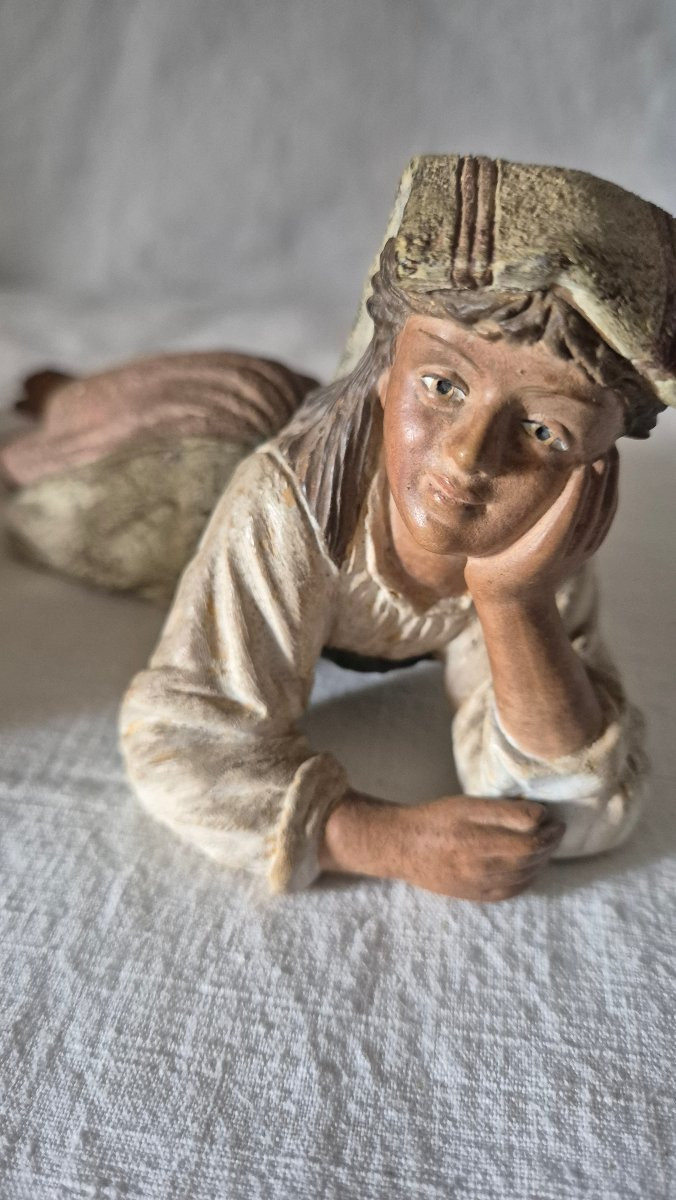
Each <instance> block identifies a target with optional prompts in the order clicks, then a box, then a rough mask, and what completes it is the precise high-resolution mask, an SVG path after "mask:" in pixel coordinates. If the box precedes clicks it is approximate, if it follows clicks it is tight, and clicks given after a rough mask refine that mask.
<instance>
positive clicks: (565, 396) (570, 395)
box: [523, 384, 600, 408]
mask: <svg viewBox="0 0 676 1200" xmlns="http://www.w3.org/2000/svg"><path fill="white" fill-rule="evenodd" d="M523 391H524V392H525V393H527V392H535V393H536V394H537V395H538V396H544V397H545V399H548V400H552V399H553V400H563V401H564V403H565V402H566V401H567V400H572V401H573V403H574V404H582V405H583V406H584V407H585V408H588V407H589V405H590V404H593V405H596V406H597V407H598V405H599V403H600V400H599V399H598V398H597V397H595V396H591V397H590V398H589V399H588V400H585V399H583V397H582V396H576V395H575V393H574V392H568V391H561V390H560V389H557V388H545V387H538V386H537V385H535V384H534V385H532V386H529V385H528V384H527V385H526V386H525V388H524V389H523Z"/></svg>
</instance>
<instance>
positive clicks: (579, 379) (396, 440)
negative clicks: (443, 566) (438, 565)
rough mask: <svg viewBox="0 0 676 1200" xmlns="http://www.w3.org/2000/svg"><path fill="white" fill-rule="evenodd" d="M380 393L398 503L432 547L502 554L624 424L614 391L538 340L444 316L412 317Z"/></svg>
mask: <svg viewBox="0 0 676 1200" xmlns="http://www.w3.org/2000/svg"><path fill="white" fill-rule="evenodd" d="M378 391H379V395H380V400H381V403H382V405H383V409H384V451H385V466H386V471H387V478H388V483H389V486H390V490H391V492H392V498H393V500H394V504H395V506H396V508H397V511H398V513H399V515H400V517H401V518H402V520H403V522H404V524H405V526H406V528H407V529H408V532H409V533H410V534H411V536H412V537H413V538H414V540H415V542H416V543H417V545H418V546H420V547H421V548H422V549H424V550H427V551H431V552H433V553H435V554H461V555H466V556H472V557H483V556H485V555H489V554H496V553H497V552H498V551H500V550H503V549H504V548H505V547H506V546H508V545H510V544H511V543H512V542H513V541H516V539H517V538H519V537H520V536H521V535H522V534H523V533H525V532H526V530H527V529H529V528H530V527H531V525H533V524H534V523H535V522H536V521H537V520H538V519H539V517H541V516H542V514H543V513H544V512H545V511H546V510H547V509H548V508H549V507H550V505H551V504H553V502H554V500H555V499H556V497H557V496H558V495H559V493H560V492H561V491H562V490H563V488H564V486H565V483H566V480H567V478H568V476H569V474H570V471H571V470H572V468H573V467H574V466H576V465H577V464H579V463H582V462H587V463H592V462H594V460H595V459H598V458H600V457H602V455H603V454H605V453H606V452H607V451H608V450H609V449H610V447H611V446H612V445H613V443H614V442H615V440H616V439H617V438H618V437H620V436H621V434H622V433H623V430H624V416H623V409H622V404H621V401H620V399H619V397H618V396H617V395H616V394H615V393H613V392H611V391H610V390H609V389H607V388H603V387H600V386H599V385H597V384H593V383H591V382H590V380H589V379H588V378H587V376H586V375H585V374H584V372H583V371H582V369H581V368H580V367H578V366H576V365H575V364H573V363H570V362H566V361H564V360H563V359H560V358H558V357H556V356H555V355H554V354H553V353H552V352H551V351H550V350H548V349H547V347H546V346H545V345H544V344H543V343H542V342H537V343H535V344H534V345H531V346H522V345H516V344H513V343H512V344H510V343H509V342H508V341H507V340H506V339H504V338H500V339H499V340H497V341H488V340H487V339H486V338H484V337H481V336H480V335H479V334H478V333H476V332H472V331H470V330H468V329H466V328H465V327H463V326H462V325H460V324H459V323H458V322H457V321H454V320H452V319H451V318H447V317H444V318H438V317H429V316H421V315H418V314H414V315H412V316H410V317H409V318H408V319H407V321H406V324H405V325H404V327H403V329H402V331H401V333H400V335H399V338H398V340H397V347H396V354H395V359H394V362H393V364H392V366H391V368H389V369H388V370H387V371H386V372H384V373H383V375H382V376H381V378H380V381H379V386H378Z"/></svg>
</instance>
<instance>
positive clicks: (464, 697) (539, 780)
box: [119, 441, 647, 891]
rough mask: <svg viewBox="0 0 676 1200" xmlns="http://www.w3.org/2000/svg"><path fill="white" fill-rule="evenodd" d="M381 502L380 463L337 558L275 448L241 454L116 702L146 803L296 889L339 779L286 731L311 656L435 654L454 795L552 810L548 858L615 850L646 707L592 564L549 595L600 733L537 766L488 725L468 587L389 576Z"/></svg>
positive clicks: (637, 769) (296, 713)
mask: <svg viewBox="0 0 676 1200" xmlns="http://www.w3.org/2000/svg"><path fill="white" fill-rule="evenodd" d="M386 495H387V485H386V479H385V475H384V471H383V468H382V462H381V464H380V466H379V469H378V470H377V471H376V474H375V476H374V479H373V482H372V484H371V487H370V490H369V495H368V498H367V502H366V504H365V506H364V511H363V512H362V514H361V516H360V520H359V522H358V525H357V530H356V533H355V535H354V538H353V540H352V544H351V546H350V548H349V553H348V555H347V557H346V559H345V562H344V563H343V565H342V566H341V567H340V568H338V567H336V566H335V565H334V563H333V562H332V560H331V558H330V556H329V553H328V550H327V548H326V545H325V543H324V541H323V538H322V535H321V533H320V531H319V528H318V526H317V524H316V522H315V520H314V518H313V517H312V515H311V513H310V510H309V508H308V506H307V504H306V502H305V501H304V498H303V496H302V493H301V490H300V487H299V485H298V483H297V481H296V480H295V478H294V476H293V474H292V473H291V471H290V470H289V467H288V465H287V464H286V462H285V460H284V459H283V458H282V457H281V456H280V454H279V453H278V451H277V450H276V447H275V444H274V441H273V442H269V443H267V444H266V445H265V446H264V447H262V448H261V449H259V450H258V451H256V452H255V453H253V454H252V455H250V456H249V457H248V458H247V459H245V461H244V462H243V463H241V464H240V466H239V467H238V469H237V470H236V472H235V474H234V476H233V478H232V481H231V483H230V485H229V486H228V488H227V489H226V490H225V492H224V493H223V495H222V497H221V499H220V501H219V503H218V504H217V506H216V508H215V509H214V512H213V514H212V516H211V518H210V521H209V523H208V526H207V528H206V530H205V532H204V534H203V536H202V538H201V540H200V543H199V547H198V550H197V553H196V555H195V556H194V558H193V559H192V560H191V562H190V563H189V565H188V566H187V568H186V569H185V571H184V573H183V575H182V577H181V580H180V583H179V586H178V589H177V592H176V596H175V599H174V602H173V605H172V608H171V611H170V613H169V615H168V617H167V620H166V622H165V625H164V628H163V630H162V633H161V636H160V639H159V642H158V645H157V647H156V649H155V651H154V653H153V655H152V657H151V659H150V661H149V664H148V667H147V669H145V670H143V671H141V672H139V673H138V674H137V675H136V676H135V677H134V679H133V680H132V681H131V683H130V685H129V688H128V689H127V692H126V694H125V696H124V698H123V702H122V705H121V708H120V712H119V736H120V749H121V752H122V754H123V757H124V759H125V763H126V767H127V773H128V777H129V780H130V783H131V784H132V787H133V788H134V790H135V791H136V793H137V795H138V797H139V799H140V801H141V803H142V804H143V805H144V806H145V807H146V808H147V809H148V810H149V811H150V812H152V813H153V815H154V816H156V817H157V818H158V819H159V820H160V821H162V822H163V823H165V824H166V825H168V826H169V827H170V828H171V829H172V830H174V832H176V833H177V834H178V835H179V836H181V837H183V838H185V839H187V840H189V841H191V842H192V843H193V844H194V845H196V846H197V847H199V848H200V849H201V850H203V851H204V852H205V853H206V854H208V855H209V856H210V857H212V858H215V859H217V860H218V861H219V862H221V863H223V864H224V865H225V866H228V867H233V868H240V867H243V868H246V869H248V870H250V871H252V872H254V873H255V874H258V875H263V876H264V877H265V879H266V881H267V883H268V885H269V887H270V888H271V889H272V890H273V891H297V890H300V889H302V888H304V887H307V886H309V885H310V884H311V883H312V882H313V881H314V880H315V879H316V878H317V877H318V875H319V874H320V867H319V861H318V851H319V847H320V844H321V840H322V836H323V831H324V828H325V824H326V821H327V820H328V817H329V815H330V813H331V811H332V809H333V808H334V807H335V805H337V804H339V803H340V802H341V800H342V799H344V797H345V795H346V793H347V791H348V790H349V786H350V785H349V781H348V778H347V775H346V772H345V771H344V770H343V768H342V767H341V765H340V764H339V763H338V761H337V760H336V759H335V758H334V757H333V756H332V755H331V754H327V753H321V754H315V753H314V752H313V751H312V749H311V747H310V746H309V744H308V742H307V739H306V738H305V737H304V736H303V735H301V734H300V732H299V731H298V729H297V726H296V723H297V721H298V720H299V718H300V717H301V715H302V714H303V712H304V710H305V708H306V706H307V704H308V700H309V696H310V692H311V689H312V683H313V679H314V672H315V666H316V663H317V660H318V658H319V656H320V654H321V651H322V648H323V647H324V646H331V647H333V648H338V649H347V650H352V651H356V652H357V653H358V654H362V655H373V656H382V657H386V658H390V659H393V660H397V659H405V658H408V657H411V656H413V655H423V654H426V653H430V652H432V653H434V654H435V655H438V656H439V657H442V656H444V655H445V658H446V667H445V669H446V678H447V681H448V692H449V697H451V698H452V699H453V700H455V701H456V702H459V707H458V711H457V714H456V716H455V720H454V723H453V745H454V751H455V756H456V762H457V766H458V771H459V776H460V779H461V782H462V784H463V787H464V788H465V790H466V791H467V792H468V793H470V794H483V795H488V796H491V795H493V796H498V795H527V796H533V797H541V798H542V799H544V800H548V801H551V802H552V803H554V804H557V805H558V804H560V805H562V809H563V813H564V817H565V820H566V822H567V830H566V834H565V837H564V840H563V841H562V843H561V845H560V846H559V848H558V851H557V855H558V856H559V857H567V856H571V855H579V854H585V853H590V852H595V851H598V850H603V849H606V848H609V847H610V846H613V845H616V844H618V843H619V842H620V841H622V840H623V839H624V837H625V836H627V834H628V833H629V832H630V830H631V828H633V825H634V824H635V821H636V819H637V816H638V813H639V811H640V807H641V800H642V796H643V785H644V780H645V778H646V772H647V760H646V758H645V755H644V753H643V749H642V732H643V729H642V718H641V714H640V713H639V712H638V710H637V709H635V708H634V707H633V706H631V705H629V704H628V703H627V701H626V699H625V696H624V693H623V690H622V687H621V684H620V681H619V678H618V676H617V672H616V671H615V669H614V667H613V664H612V661H611V660H610V659H609V657H608V655H607V652H606V651H605V650H604V648H603V646H602V643H601V641H600V639H599V637H598V631H597V604H596V600H595V590H594V582H593V575H592V573H591V568H590V567H589V566H587V567H585V568H583V569H582V571H580V572H578V573H577V574H576V576H574V577H572V578H571V579H570V580H569V581H567V583H566V584H565V586H564V587H563V588H562V589H561V590H560V592H559V593H558V596H557V602H558V606H559V610H560V612H561V615H562V617H563V620H564V622H565V624H566V628H567V629H568V632H569V633H570V634H571V635H572V636H573V644H574V646H575V648H576V649H577V650H578V652H579V653H580V654H581V655H582V657H583V658H584V659H585V662H586V663H587V664H588V667H589V670H590V677H591V679H592V682H593V684H594V686H595V689H596V691H597V695H598V697H599V701H600V703H601V706H602V710H603V712H604V715H605V717H606V724H605V728H604V731H603V733H602V735H601V736H600V737H599V738H598V739H597V741H596V742H595V743H594V744H593V745H592V746H589V747H585V748H584V749H582V750H581V751H579V752H578V753H576V754H570V755H567V756H565V758H562V759H557V760H556V761H553V762H552V761H547V760H545V759H538V758H537V757H535V756H533V755H528V754H525V753H523V752H522V751H521V750H520V749H519V747H518V746H516V745H514V743H513V742H511V741H510V739H508V738H507V737H506V735H505V734H504V733H503V731H502V730H501V729H500V726H499V723H498V721H497V717H496V713H495V701H494V695H493V689H492V683H491V677H490V670H489V667H488V660H487V656H486V653H485V646H484V645H483V637H482V634H481V627H480V624H479V621H478V618H477V616H476V613H475V610H474V607H473V605H472V601H471V597H470V596H469V594H465V595H462V596H459V597H449V598H444V599H441V600H439V601H437V602H435V603H434V604H433V605H432V606H429V605H428V606H426V607H425V606H417V605H416V604H415V602H414V601H412V600H411V599H410V598H409V597H407V596H404V595H403V594H402V593H401V591H400V590H399V588H398V586H397V581H396V578H395V577H394V575H392V574H388V570H389V568H388V552H389V543H388V538H387V532H386V531H387V517H386ZM534 702H536V698H534ZM449 723H450V714H449Z"/></svg>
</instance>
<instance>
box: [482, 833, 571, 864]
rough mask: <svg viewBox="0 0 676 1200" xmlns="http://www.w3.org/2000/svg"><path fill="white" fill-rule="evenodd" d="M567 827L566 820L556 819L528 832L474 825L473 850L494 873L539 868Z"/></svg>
mask: <svg viewBox="0 0 676 1200" xmlns="http://www.w3.org/2000/svg"><path fill="white" fill-rule="evenodd" d="M564 830H565V826H564V824H563V822H562V821H557V820H548V821H545V822H543V823H542V824H540V825H538V826H537V827H536V828H534V829H532V830H530V831H529V832H517V831H516V830H514V829H505V828H504V827H491V826H486V825H484V826H481V827H479V826H474V837H473V838H472V841H473V850H474V854H475V856H476V858H477V859H479V860H481V861H482V863H483V865H484V868H485V869H488V870H490V871H493V872H495V871H514V870H521V869H526V868H529V867H536V866H538V864H540V863H541V862H545V861H546V860H547V859H548V858H549V857H550V855H551V854H552V853H553V851H554V850H555V849H556V847H557V846H558V844H559V842H560V841H561V838H562V837H563V833H564ZM470 836H471V835H470Z"/></svg>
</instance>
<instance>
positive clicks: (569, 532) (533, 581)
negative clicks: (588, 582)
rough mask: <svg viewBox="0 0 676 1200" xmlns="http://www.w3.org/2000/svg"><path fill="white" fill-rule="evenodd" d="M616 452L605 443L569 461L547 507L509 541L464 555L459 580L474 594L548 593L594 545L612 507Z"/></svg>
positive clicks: (520, 596) (604, 529) (482, 597)
mask: <svg viewBox="0 0 676 1200" xmlns="http://www.w3.org/2000/svg"><path fill="white" fill-rule="evenodd" d="M619 462H620V459H619V454H618V452H617V448H616V447H615V446H612V447H611V449H610V450H609V451H608V452H607V454H605V455H604V456H603V457H602V458H598V459H596V461H595V462H593V463H582V464H580V465H579V466H577V467H574V468H573V470H572V471H571V473H570V476H569V478H568V481H567V483H566V486H565V487H564V489H563V491H562V492H561V493H560V495H559V496H557V498H556V500H555V501H554V503H553V504H552V505H551V507H550V508H549V509H548V510H547V511H546V512H545V513H544V514H543V515H542V516H541V517H540V519H539V520H538V521H536V522H535V524H534V525H533V526H531V528H530V529H528V530H527V531H526V533H524V534H522V536H521V537H520V538H518V539H517V540H516V541H515V542H513V543H512V545H511V546H507V548H506V549H505V550H501V551H500V552H499V553H498V554H493V555H489V556H487V557H485V558H468V560H467V564H466V566H465V582H466V583H467V587H468V589H469V591H470V593H471V594H472V596H473V597H474V599H475V600H497V601H504V600H525V599H528V598H530V597H538V596H542V595H544V594H548V595H551V594H552V593H553V592H555V591H556V589H557V588H559V587H560V586H561V584H562V583H563V582H564V580H565V579H567V578H568V577H569V576H570V575H572V574H573V573H574V572H575V571H576V570H577V569H578V568H579V567H581V566H582V564H583V563H584V562H586V560H587V559H588V558H591V556H592V555H593V554H595V552H596V551H597V550H598V548H599V546H600V545H601V543H602V541H603V539H604V538H605V536H606V534H607V533H608V530H609V529H610V526H611V524H612V521H613V517H614V516H615V512H616V510H617V499H618V492H617V483H618V476H619Z"/></svg>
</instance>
